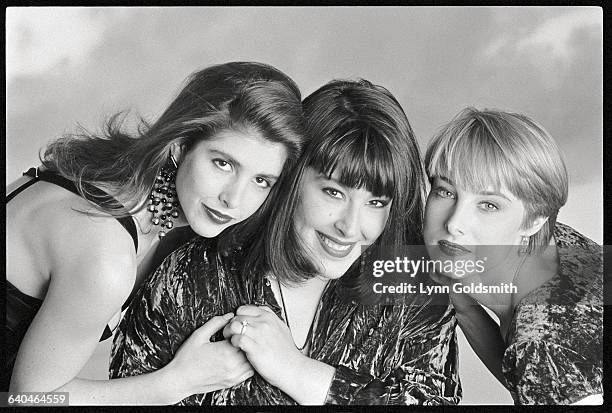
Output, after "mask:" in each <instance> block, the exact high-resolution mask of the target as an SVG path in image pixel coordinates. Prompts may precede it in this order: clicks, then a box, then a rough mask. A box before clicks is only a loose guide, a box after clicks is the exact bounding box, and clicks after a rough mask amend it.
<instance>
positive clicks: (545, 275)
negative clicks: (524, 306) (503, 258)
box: [470, 245, 558, 326]
mask: <svg viewBox="0 0 612 413" xmlns="http://www.w3.org/2000/svg"><path fill="white" fill-rule="evenodd" d="M496 270H498V271H493V272H490V271H487V273H485V274H482V277H483V278H481V280H482V279H484V280H486V282H483V285H489V286H493V285H495V286H501V285H503V284H506V285H510V288H512V291H511V292H503V291H502V292H500V293H492V292H489V293H486V294H485V293H482V294H470V295H471V296H472V298H474V299H476V300H477V301H478V302H479V303H480V304H482V305H484V306H485V307H487V308H489V309H490V310H491V311H493V313H495V315H496V316H497V317H498V318H499V319H500V322H501V324H502V326H503V325H506V326H507V325H508V324H509V322H510V320H511V318H512V315H513V314H514V310H515V308H516V307H517V306H518V304H519V303H520V302H521V300H522V299H523V298H525V297H526V296H527V295H528V294H529V293H530V292H532V291H533V290H535V289H537V288H539V287H540V286H541V285H542V284H544V283H545V282H547V281H548V280H550V279H551V278H552V277H554V276H555V275H556V273H557V270H558V254H557V250H556V247H555V246H554V245H553V246H552V247H549V248H547V249H546V251H545V252H544V253H542V254H538V255H522V256H520V257H517V259H514V260H512V265H504V266H503V268H498V269H496ZM508 289H509V288H508Z"/></svg>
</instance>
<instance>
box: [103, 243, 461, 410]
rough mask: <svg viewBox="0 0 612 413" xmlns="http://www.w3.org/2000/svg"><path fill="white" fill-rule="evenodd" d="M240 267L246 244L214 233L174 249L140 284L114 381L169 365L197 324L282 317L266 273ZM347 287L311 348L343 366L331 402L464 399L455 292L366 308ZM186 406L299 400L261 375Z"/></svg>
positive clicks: (322, 317) (320, 320)
mask: <svg viewBox="0 0 612 413" xmlns="http://www.w3.org/2000/svg"><path fill="white" fill-rule="evenodd" d="M241 264H242V262H241V253H240V251H239V250H236V251H233V252H232V253H231V254H220V253H218V252H217V248H216V244H215V241H214V240H209V239H203V238H196V239H194V240H192V241H191V242H189V243H187V244H185V245H184V246H183V247H181V248H179V249H178V250H177V251H175V252H174V253H173V254H172V255H170V256H169V257H168V258H167V259H166V260H165V261H164V262H163V264H162V265H161V266H160V267H159V268H158V270H157V271H156V272H155V273H154V275H153V276H152V277H151V278H150V279H149V280H148V282H146V283H145V284H144V285H143V286H142V287H141V289H140V291H139V292H138V294H137V296H136V297H135V298H134V300H133V301H132V305H131V307H130V309H129V310H128V311H127V313H126V315H125V318H124V319H123V321H122V322H121V324H120V326H119V329H118V332H117V334H116V336H115V340H114V343H113V350H112V357H111V365H110V376H111V378H117V377H126V376H134V375H140V374H143V373H147V372H151V371H154V370H158V369H160V368H161V367H163V366H165V365H166V364H168V363H169V362H170V360H172V358H173V356H174V354H175V353H176V351H177V350H178V348H179V347H180V345H181V344H182V343H183V341H184V340H185V339H186V338H187V337H188V336H189V335H190V334H191V333H192V332H193V331H194V330H196V329H197V328H198V327H200V326H201V325H203V324H204V323H205V322H206V321H208V320H209V319H210V318H211V317H213V316H215V315H219V314H224V313H227V312H229V311H235V310H236V308H237V307H239V306H240V305H243V304H258V305H262V304H265V305H268V306H269V307H270V308H272V309H273V310H274V311H275V312H276V314H277V315H278V316H279V317H281V318H282V316H281V311H280V307H279V305H278V303H277V302H276V300H275V298H274V295H273V293H272V290H271V288H270V286H269V284H268V283H266V278H265V277H263V274H249V275H248V276H245V275H244V274H243V273H242V271H240V268H241V267H242V265H241ZM349 271H350V270H349ZM345 276H346V275H345ZM340 290H341V287H340V285H339V283H338V281H337V280H336V281H331V282H330V283H329V285H328V287H327V289H326V290H325V292H324V294H323V296H322V298H321V301H320V304H319V310H318V312H317V314H318V315H317V317H316V319H315V326H314V331H313V334H312V338H311V342H310V350H309V354H308V356H309V357H310V358H312V359H316V360H319V361H321V362H324V363H327V364H329V365H331V366H333V367H335V368H336V373H335V376H334V377H333V379H332V383H331V386H330V388H329V391H328V394H327V398H326V404H362V405H363V404H400V405H401V404H423V405H439V404H456V403H458V402H459V400H460V398H461V386H460V383H459V377H458V371H457V347H456V346H457V344H456V343H457V342H456V335H455V327H456V319H455V316H454V310H452V308H451V307H450V306H449V304H448V297H444V299H443V300H442V302H439V301H438V302H433V301H432V300H433V299H423V297H421V299H420V300H419V302H416V301H414V300H413V301H412V302H411V295H410V294H405V295H404V296H405V297H406V298H405V299H403V300H404V301H402V302H396V303H393V304H389V305H380V304H378V305H362V304H358V303H356V302H355V301H350V300H346V299H344V298H343V297H342V294H341V291H340ZM437 297H438V298H437V299H438V300H439V298H440V296H439V295H438V296H437ZM215 339H222V337H215ZM180 404H183V405H287V404H295V401H294V400H292V399H291V398H290V397H289V396H287V395H286V394H285V393H283V392H282V391H281V390H280V389H278V388H276V387H274V386H272V385H270V384H269V383H267V382H266V381H265V380H264V379H263V378H262V377H261V376H259V375H258V374H257V373H256V374H255V375H254V376H253V377H251V378H249V379H247V380H246V381H244V382H242V383H240V384H238V385H236V386H234V387H232V388H228V389H223V390H218V391H215V392H212V393H208V394H196V395H192V396H190V397H188V398H186V399H184V400H182V401H181V402H180Z"/></svg>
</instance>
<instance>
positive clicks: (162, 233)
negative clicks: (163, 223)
mask: <svg viewBox="0 0 612 413" xmlns="http://www.w3.org/2000/svg"><path fill="white" fill-rule="evenodd" d="M157 235H158V236H159V237H160V238H163V237H165V236H166V232H165V231H159V232H158V233H157Z"/></svg>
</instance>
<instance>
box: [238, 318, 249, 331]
mask: <svg viewBox="0 0 612 413" xmlns="http://www.w3.org/2000/svg"><path fill="white" fill-rule="evenodd" d="M240 324H242V327H241V328H240V335H244V332H245V330H246V328H247V326H248V325H249V322H248V321H247V320H242V321H241V322H240Z"/></svg>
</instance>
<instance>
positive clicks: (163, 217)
mask: <svg viewBox="0 0 612 413" xmlns="http://www.w3.org/2000/svg"><path fill="white" fill-rule="evenodd" d="M159 218H160V219H161V220H162V221H164V220H165V219H166V218H167V217H166V216H165V215H160V216H159Z"/></svg>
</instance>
